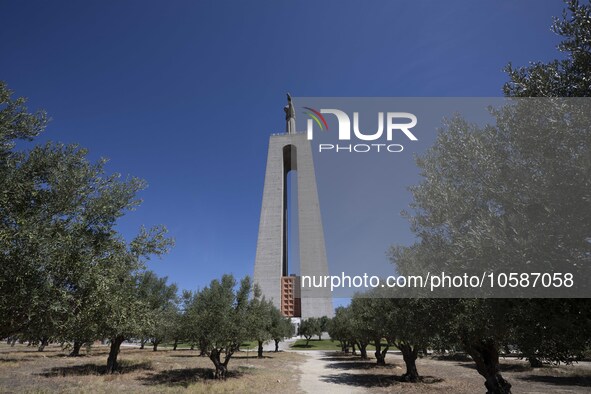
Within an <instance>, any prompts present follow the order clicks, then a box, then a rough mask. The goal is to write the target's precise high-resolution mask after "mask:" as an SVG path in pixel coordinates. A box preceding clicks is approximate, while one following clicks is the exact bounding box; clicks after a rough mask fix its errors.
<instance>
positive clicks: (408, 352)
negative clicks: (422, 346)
mask: <svg viewBox="0 0 591 394" xmlns="http://www.w3.org/2000/svg"><path fill="white" fill-rule="evenodd" d="M397 347H398V349H400V351H401V352H402V358H403V359H404V364H405V365H406V372H405V373H404V374H403V375H402V380H404V381H406V382H413V383H416V382H418V381H419V378H420V376H419V372H418V371H417V357H418V355H419V350H418V349H417V348H413V347H412V345H408V344H398V345H397Z"/></svg>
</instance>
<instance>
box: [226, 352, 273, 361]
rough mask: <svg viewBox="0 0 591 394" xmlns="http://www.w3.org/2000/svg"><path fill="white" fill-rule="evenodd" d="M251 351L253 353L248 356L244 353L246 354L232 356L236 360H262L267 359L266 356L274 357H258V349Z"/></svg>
mask: <svg viewBox="0 0 591 394" xmlns="http://www.w3.org/2000/svg"><path fill="white" fill-rule="evenodd" d="M251 353H252V355H250V356H246V355H244V356H232V360H234V359H236V360H257V359H258V360H262V359H265V358H273V357H272V356H263V357H262V358H258V357H257V352H256V351H255V352H251Z"/></svg>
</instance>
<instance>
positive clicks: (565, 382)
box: [519, 375, 591, 387]
mask: <svg viewBox="0 0 591 394" xmlns="http://www.w3.org/2000/svg"><path fill="white" fill-rule="evenodd" d="M519 379H521V380H525V381H528V382H538V383H547V384H553V385H556V386H580V387H591V375H571V376H544V375H529V376H522V377H519Z"/></svg>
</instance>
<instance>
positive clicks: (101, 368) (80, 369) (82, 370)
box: [39, 361, 152, 378]
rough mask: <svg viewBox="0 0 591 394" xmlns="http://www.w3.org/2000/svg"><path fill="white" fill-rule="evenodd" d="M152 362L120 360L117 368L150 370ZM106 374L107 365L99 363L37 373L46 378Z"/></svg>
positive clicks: (56, 368)
mask: <svg viewBox="0 0 591 394" xmlns="http://www.w3.org/2000/svg"><path fill="white" fill-rule="evenodd" d="M151 369H152V363H150V362H143V363H135V364H132V363H127V362H124V361H122V362H120V363H119V367H118V368H117V372H116V373H118V374H125V373H130V372H134V371H140V370H151ZM105 374H107V366H106V365H99V364H90V363H89V364H82V365H70V366H68V367H53V368H51V369H49V370H47V371H46V372H43V373H41V374H39V375H40V376H45V377H46V378H52V377H56V376H62V377H64V376H83V375H105Z"/></svg>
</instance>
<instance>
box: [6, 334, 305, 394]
mask: <svg viewBox="0 0 591 394" xmlns="http://www.w3.org/2000/svg"><path fill="white" fill-rule="evenodd" d="M107 352H108V348H107V347H105V346H95V347H93V349H92V354H91V355H84V356H82V357H76V358H70V357H66V355H67V352H64V351H62V350H61V348H60V347H59V346H48V347H47V348H46V349H45V351H44V352H37V349H36V348H28V347H26V346H25V345H18V344H17V345H16V346H15V347H14V348H11V347H10V346H8V345H6V344H0V392H2V393H13V392H14V393H17V392H18V393H46V392H56V391H59V392H65V393H69V392H71V393H107V392H108V393H115V392H126V393H129V392H132V393H133V392H158V393H161V392H165V393H174V392H181V391H182V392H187V391H188V392H191V393H206V392H207V393H225V392H240V393H255V392H256V393H261V392H267V393H271V392H272V393H276V392H286V391H290V392H291V391H293V388H294V387H297V384H298V376H299V375H298V369H297V364H298V363H300V362H301V361H302V360H304V357H303V356H301V355H298V354H295V353H288V352H279V353H265V356H266V357H265V358H264V359H257V358H255V357H253V353H252V352H250V353H249V356H248V357H247V354H246V353H244V352H240V353H236V354H235V355H234V357H233V358H232V360H231V361H230V364H229V376H228V378H227V379H226V380H225V381H216V380H214V379H212V378H211V376H212V371H213V368H212V367H213V364H212V363H211V361H210V360H209V359H208V358H204V357H199V356H198V352H197V351H191V350H185V349H183V350H177V351H172V350H165V349H162V350H158V351H157V352H153V351H152V350H151V349H144V350H139V349H138V348H133V347H122V349H121V353H120V354H119V362H120V366H121V368H120V373H118V374H114V375H106V374H105V373H104V372H105V365H106V360H107ZM81 353H82V354H84V351H83V350H82V351H81ZM255 356H256V354H255Z"/></svg>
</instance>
